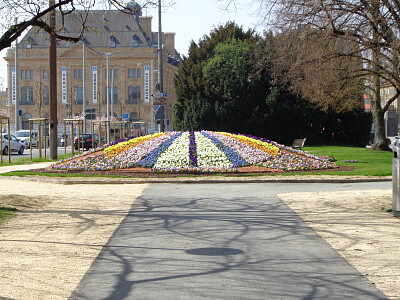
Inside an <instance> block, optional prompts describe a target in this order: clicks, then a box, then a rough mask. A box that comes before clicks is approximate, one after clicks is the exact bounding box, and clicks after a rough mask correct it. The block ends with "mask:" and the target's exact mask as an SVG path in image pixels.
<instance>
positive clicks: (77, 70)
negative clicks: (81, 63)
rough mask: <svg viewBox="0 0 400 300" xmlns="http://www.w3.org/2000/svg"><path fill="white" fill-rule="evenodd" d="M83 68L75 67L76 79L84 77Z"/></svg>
mask: <svg viewBox="0 0 400 300" xmlns="http://www.w3.org/2000/svg"><path fill="white" fill-rule="evenodd" d="M82 78H83V74H82V69H74V79H82Z"/></svg>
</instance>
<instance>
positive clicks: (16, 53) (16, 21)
mask: <svg viewBox="0 0 400 300" xmlns="http://www.w3.org/2000/svg"><path fill="white" fill-rule="evenodd" d="M17 23H18V19H17V18H15V24H17ZM18 73H19V70H18V38H17V39H16V40H15V87H14V88H15V131H16V132H17V131H18V130H19V129H20V127H19V105H18V104H19V103H18V102H19V97H18V96H19V91H18V89H19V87H18V75H19V74H18Z"/></svg>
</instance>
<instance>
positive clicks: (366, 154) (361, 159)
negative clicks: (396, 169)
mask: <svg viewBox="0 0 400 300" xmlns="http://www.w3.org/2000/svg"><path fill="white" fill-rule="evenodd" d="M304 151H307V152H309V153H312V154H315V155H317V156H330V157H334V158H335V159H336V160H337V161H336V162H335V163H336V164H337V165H339V166H350V167H355V168H356V169H354V170H351V171H341V172H340V171H339V172H338V171H334V170H332V171H328V172H323V174H332V175H365V176H391V175H392V158H393V152H387V151H372V150H370V149H367V148H359V147H344V146H315V147H304ZM345 161H358V162H357V163H346V162H345ZM307 174H310V172H308V173H307ZM315 174H321V173H315Z"/></svg>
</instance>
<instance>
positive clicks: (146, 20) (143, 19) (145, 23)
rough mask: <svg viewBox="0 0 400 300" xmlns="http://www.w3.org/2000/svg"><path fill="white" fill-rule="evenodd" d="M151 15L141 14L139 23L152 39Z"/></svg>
mask: <svg viewBox="0 0 400 300" xmlns="http://www.w3.org/2000/svg"><path fill="white" fill-rule="evenodd" d="M152 18H153V17H150V16H139V25H140V26H141V27H142V29H143V31H144V32H145V33H146V35H147V36H148V37H149V38H150V39H151V19H152Z"/></svg>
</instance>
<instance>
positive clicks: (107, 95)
mask: <svg viewBox="0 0 400 300" xmlns="http://www.w3.org/2000/svg"><path fill="white" fill-rule="evenodd" d="M109 57H110V53H106V72H107V74H106V81H107V83H106V84H107V87H106V101H107V117H106V120H107V121H108V120H109V118H110V91H109V89H110V78H109V77H110V65H109Z"/></svg>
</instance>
